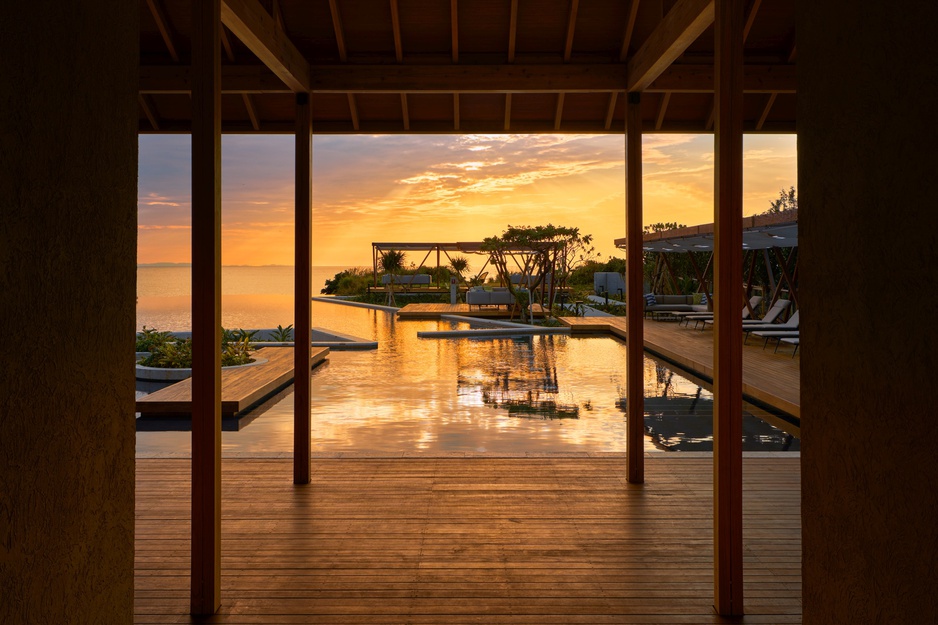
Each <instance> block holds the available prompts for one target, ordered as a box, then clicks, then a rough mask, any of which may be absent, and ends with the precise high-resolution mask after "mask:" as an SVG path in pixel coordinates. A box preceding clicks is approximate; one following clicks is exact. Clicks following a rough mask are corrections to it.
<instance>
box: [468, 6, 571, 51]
mask: <svg viewBox="0 0 938 625" xmlns="http://www.w3.org/2000/svg"><path fill="white" fill-rule="evenodd" d="M454 1H455V0H454ZM579 6H580V0H570V16H569V18H568V19H567V39H566V43H565V44H564V46H563V61H564V63H566V62H567V61H569V60H570V55H571V54H572V52H573V33H574V31H576V14H577V10H578V9H579Z"/></svg>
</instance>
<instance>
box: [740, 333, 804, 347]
mask: <svg viewBox="0 0 938 625" xmlns="http://www.w3.org/2000/svg"><path fill="white" fill-rule="evenodd" d="M752 334H753V336H758V337H759V338H760V339H765V342H763V343H762V349H765V348H766V347H768V346H769V341H771V340H773V339H774V340H775V341H776V343H775V351H778V345H779V342H780V341H781V340H782V339H796V338H798V336H799V333H798V330H762V331H760V332H753V333H752ZM747 338H748V337H747ZM743 342H745V341H743Z"/></svg>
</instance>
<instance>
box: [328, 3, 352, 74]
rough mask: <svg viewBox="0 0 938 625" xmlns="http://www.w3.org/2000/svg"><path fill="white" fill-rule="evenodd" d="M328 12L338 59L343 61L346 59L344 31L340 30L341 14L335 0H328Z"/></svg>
mask: <svg viewBox="0 0 938 625" xmlns="http://www.w3.org/2000/svg"><path fill="white" fill-rule="evenodd" d="M329 12H330V13H331V14H332V29H333V30H335V45H336V47H337V48H338V49H339V60H340V61H342V62H343V63H344V62H345V61H347V60H348V53H347V52H346V50H345V32H344V31H343V30H342V16H341V15H339V5H338V4H337V3H336V0H329Z"/></svg>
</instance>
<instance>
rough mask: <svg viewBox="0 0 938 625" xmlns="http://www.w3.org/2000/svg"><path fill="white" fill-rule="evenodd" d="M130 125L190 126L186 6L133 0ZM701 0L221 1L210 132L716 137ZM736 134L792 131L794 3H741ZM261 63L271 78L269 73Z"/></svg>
mask: <svg viewBox="0 0 938 625" xmlns="http://www.w3.org/2000/svg"><path fill="white" fill-rule="evenodd" d="M141 5H142V6H141V9H142V10H141V13H140V97H139V105H140V106H139V129H140V131H141V132H145V133H149V132H189V131H190V129H191V108H192V107H191V99H190V91H191V84H192V80H191V75H190V74H191V70H190V60H191V48H192V43H191V30H192V16H191V9H190V2H189V0H141ZM713 7H714V4H713V0H682V1H680V2H678V1H677V0H641V1H639V0H588V1H584V2H580V1H579V0H450V1H449V2H446V1H444V0H225V2H223V9H222V21H223V23H224V28H223V29H222V38H221V45H222V47H223V53H222V87H221V88H222V130H223V131H224V132H262V133H280V132H293V130H294V117H295V105H294V97H293V93H295V92H301V91H303V92H311V106H312V115H313V132H314V133H465V132H478V133H503V132H512V133H530V132H584V133H603V132H613V133H621V132H623V131H624V124H625V122H624V119H625V108H626V106H625V100H626V98H625V93H626V91H636V92H638V91H641V92H643V94H644V97H643V99H642V103H641V117H642V125H643V129H644V130H645V131H659V132H712V130H713V125H714V96H713V91H714V28H713V14H714V8H713ZM747 7H748V8H747V14H746V19H745V29H744V41H745V46H744V59H743V61H744V86H743V89H744V99H743V111H742V114H743V127H744V130H745V131H746V132H794V130H795V58H796V49H795V31H794V3H793V2H791V1H790V0H749V1H748V3H747ZM268 66H270V67H273V68H274V69H268Z"/></svg>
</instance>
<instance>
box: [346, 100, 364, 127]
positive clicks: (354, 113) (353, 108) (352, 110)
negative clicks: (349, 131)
mask: <svg viewBox="0 0 938 625" xmlns="http://www.w3.org/2000/svg"><path fill="white" fill-rule="evenodd" d="M346 96H347V99H348V111H349V116H350V117H351V118H352V128H353V129H354V130H355V131H358V130H361V124H359V122H358V106H357V105H356V104H355V94H354V93H347V94H346Z"/></svg>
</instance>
